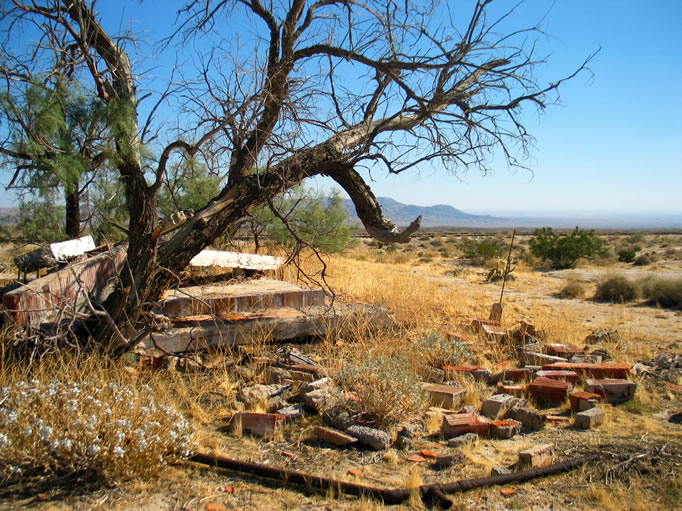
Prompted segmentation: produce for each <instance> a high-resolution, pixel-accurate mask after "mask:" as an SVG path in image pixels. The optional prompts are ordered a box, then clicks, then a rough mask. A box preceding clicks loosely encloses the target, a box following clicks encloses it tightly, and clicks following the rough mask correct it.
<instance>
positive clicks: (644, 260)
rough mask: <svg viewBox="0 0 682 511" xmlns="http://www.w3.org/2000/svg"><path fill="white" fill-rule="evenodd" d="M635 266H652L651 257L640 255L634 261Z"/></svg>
mask: <svg viewBox="0 0 682 511" xmlns="http://www.w3.org/2000/svg"><path fill="white" fill-rule="evenodd" d="M633 264H634V265H635V266H647V265H649V264H651V257H649V256H648V255H647V254H641V255H638V256H637V257H636V258H635V260H634V261H633Z"/></svg>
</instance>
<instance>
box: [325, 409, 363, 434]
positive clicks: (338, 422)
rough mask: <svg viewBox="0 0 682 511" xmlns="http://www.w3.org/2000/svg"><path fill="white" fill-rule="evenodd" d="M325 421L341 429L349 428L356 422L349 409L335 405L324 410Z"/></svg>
mask: <svg viewBox="0 0 682 511" xmlns="http://www.w3.org/2000/svg"><path fill="white" fill-rule="evenodd" d="M324 421H325V422H326V423H327V424H329V425H330V426H332V427H334V428H336V429H340V430H341V431H345V430H347V429H348V428H349V427H351V426H352V425H353V424H354V422H355V421H354V420H353V417H351V414H350V412H349V411H348V410H346V409H345V408H343V407H341V406H335V407H333V408H330V409H329V410H327V411H325V412H324Z"/></svg>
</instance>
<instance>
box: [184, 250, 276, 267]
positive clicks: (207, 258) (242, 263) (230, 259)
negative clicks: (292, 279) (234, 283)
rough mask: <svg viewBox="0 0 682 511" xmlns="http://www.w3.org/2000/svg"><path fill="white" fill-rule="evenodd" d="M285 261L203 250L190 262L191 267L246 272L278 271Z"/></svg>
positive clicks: (265, 256)
mask: <svg viewBox="0 0 682 511" xmlns="http://www.w3.org/2000/svg"><path fill="white" fill-rule="evenodd" d="M282 263H284V259H282V258H281V257H274V256H269V255H259V254H241V253H239V252H225V251H223V250H202V251H201V252H199V253H198V254H197V255H195V256H194V257H193V258H192V260H191V261H190V262H189V264H190V265H191V266H204V267H205V266H219V267H221V268H243V269H245V270H276V269H277V268H279V267H280V266H281V265H282Z"/></svg>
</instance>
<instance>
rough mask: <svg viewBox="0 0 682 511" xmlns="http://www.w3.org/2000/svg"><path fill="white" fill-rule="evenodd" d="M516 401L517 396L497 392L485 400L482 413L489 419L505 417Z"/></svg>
mask: <svg viewBox="0 0 682 511" xmlns="http://www.w3.org/2000/svg"><path fill="white" fill-rule="evenodd" d="M515 401H516V398H515V397H514V396H510V395H509V394H495V395H494V396H491V397H490V398H489V399H486V400H485V401H484V402H483V405H482V406H481V415H485V416H486V417H488V418H489V419H497V418H499V417H504V415H505V414H506V413H507V410H508V409H510V408H511V407H512V406H513V404H514V402H515Z"/></svg>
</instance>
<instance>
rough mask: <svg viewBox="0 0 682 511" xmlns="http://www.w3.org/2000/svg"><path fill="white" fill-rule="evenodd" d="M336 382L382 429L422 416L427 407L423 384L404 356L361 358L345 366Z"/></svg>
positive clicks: (362, 411)
mask: <svg viewBox="0 0 682 511" xmlns="http://www.w3.org/2000/svg"><path fill="white" fill-rule="evenodd" d="M335 380H336V381H337V383H338V384H339V385H340V386H341V387H343V388H345V389H347V390H351V391H353V392H355V394H356V395H357V399H358V404H359V407H360V409H359V410H357V411H358V412H360V413H362V414H363V415H365V417H366V418H367V419H368V420H370V421H372V422H374V423H375V424H376V425H377V426H379V427H381V428H386V427H388V426H391V425H393V424H397V423H399V422H403V421H406V420H409V419H411V418H413V417H414V416H417V415H420V414H421V413H423V411H424V409H425V408H426V405H427V399H426V393H425V391H424V390H423V389H422V387H421V383H420V380H419V378H418V377H417V376H416V375H415V373H414V372H413V369H412V367H411V364H410V362H409V361H408V360H407V358H406V357H404V356H398V357H385V356H376V357H362V358H359V359H357V360H355V361H352V362H349V363H347V364H346V365H344V367H343V368H342V370H341V371H340V372H339V373H338V374H337V375H336V377H335ZM349 404H350V405H351V406H352V403H349Z"/></svg>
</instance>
